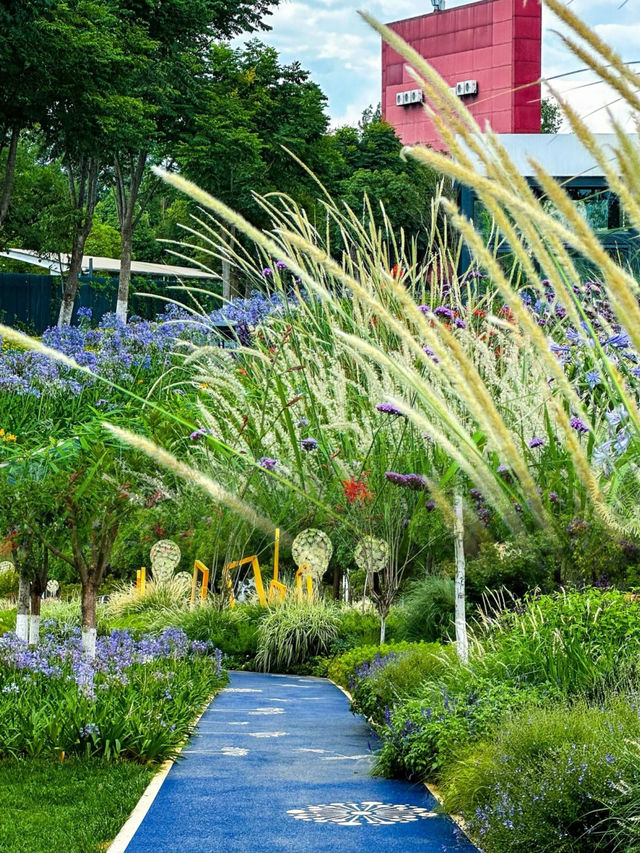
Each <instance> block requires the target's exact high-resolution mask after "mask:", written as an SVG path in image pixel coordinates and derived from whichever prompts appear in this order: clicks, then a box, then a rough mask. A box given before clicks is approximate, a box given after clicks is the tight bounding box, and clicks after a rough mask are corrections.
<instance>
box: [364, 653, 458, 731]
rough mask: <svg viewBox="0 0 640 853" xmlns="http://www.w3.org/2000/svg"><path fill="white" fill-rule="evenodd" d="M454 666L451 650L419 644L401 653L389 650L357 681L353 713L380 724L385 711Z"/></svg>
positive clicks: (454, 658)
mask: <svg viewBox="0 0 640 853" xmlns="http://www.w3.org/2000/svg"><path fill="white" fill-rule="evenodd" d="M455 665H456V652H455V649H454V648H453V647H452V646H441V645H440V644H439V643H429V644H426V643H420V644H416V645H415V646H412V647H410V648H408V649H406V650H403V651H397V650H395V649H392V650H391V652H390V653H389V654H388V655H386V657H381V658H380V659H379V665H378V666H377V667H374V666H373V664H371V665H370V667H371V669H370V672H369V673H368V674H367V675H365V676H364V677H362V676H361V677H359V678H358V672H356V683H355V687H354V688H353V710H354V711H356V712H358V713H360V714H364V716H365V717H367V718H370V719H372V720H374V721H375V722H376V723H380V724H381V723H383V722H384V721H385V717H386V716H387V715H388V714H389V709H390V708H391V707H392V706H393V705H394V704H395V703H398V702H401V701H403V700H404V699H406V698H408V697H410V696H412V695H413V694H415V693H416V691H417V690H419V689H420V688H421V687H422V686H423V685H424V683H425V682H428V681H431V680H434V679H438V678H440V677H441V676H442V675H444V673H445V672H446V671H447V670H448V669H450V668H451V667H452V666H455Z"/></svg>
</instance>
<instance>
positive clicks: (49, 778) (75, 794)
mask: <svg viewBox="0 0 640 853" xmlns="http://www.w3.org/2000/svg"><path fill="white" fill-rule="evenodd" d="M155 772H156V771H155V768H151V767H148V766H141V765H139V764H134V763H132V762H128V761H105V760H104V759H97V758H92V759H90V760H87V759H81V758H71V759H68V760H66V761H64V762H62V763H61V762H59V761H51V760H50V759H45V758H29V759H26V760H9V759H6V760H4V761H2V762H0V853H35V851H41V850H44V849H45V847H44V846H43V845H46V850H47V853H101V851H104V850H105V849H106V847H107V845H108V844H109V843H110V842H111V840H112V839H113V838H114V837H115V836H116V834H117V833H118V831H119V829H120V827H121V826H122V825H123V823H124V822H125V820H126V819H127V817H128V815H129V814H130V813H131V811H132V809H133V807H134V805H135V804H136V803H137V801H138V800H139V799H140V797H141V796H142V793H143V791H144V789H145V788H146V786H147V785H148V783H149V782H150V781H151V778H152V776H153V774H154V773H155Z"/></svg>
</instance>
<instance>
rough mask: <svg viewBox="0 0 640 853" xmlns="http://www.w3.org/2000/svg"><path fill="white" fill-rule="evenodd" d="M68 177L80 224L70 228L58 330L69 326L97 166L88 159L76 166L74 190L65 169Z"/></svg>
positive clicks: (95, 191) (89, 223)
mask: <svg viewBox="0 0 640 853" xmlns="http://www.w3.org/2000/svg"><path fill="white" fill-rule="evenodd" d="M67 169H68V173H69V188H70V190H71V198H72V201H73V206H74V209H75V211H76V213H77V214H78V216H79V217H80V223H79V224H78V225H77V226H76V227H75V228H74V232H73V245H72V247H71V260H70V262H69V271H68V272H67V277H66V281H65V285H64V293H63V294H62V304H61V305H60V314H59V315H58V326H67V325H69V323H71V316H72V314H73V305H74V302H75V300H76V294H77V292H78V286H79V283H80V282H79V276H80V274H81V273H82V257H83V255H84V244H85V243H86V242H87V237H88V236H89V232H90V231H91V226H92V224H93V214H94V212H95V208H96V204H97V202H98V163H97V161H96V160H94V159H92V158H88V159H86V160H83V162H82V163H81V165H80V169H79V171H80V175H79V182H78V186H76V184H75V179H74V172H73V167H72V166H71V165H68V166H67Z"/></svg>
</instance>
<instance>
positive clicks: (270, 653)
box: [256, 601, 340, 672]
mask: <svg viewBox="0 0 640 853" xmlns="http://www.w3.org/2000/svg"><path fill="white" fill-rule="evenodd" d="M339 632H340V619H339V616H338V612H337V608H335V607H333V606H331V605H327V604H324V603H320V602H317V603H316V602H304V601H300V602H297V601H287V602H285V603H284V604H282V605H281V606H279V607H275V608H274V609H273V610H272V611H271V612H270V613H269V614H268V615H267V616H265V618H264V619H263V620H262V622H261V623H260V627H259V629H258V651H257V654H256V668H257V669H258V670H261V671H262V672H290V671H291V670H294V669H295V668H296V667H300V666H301V665H303V664H306V663H307V662H308V661H309V660H310V658H313V657H316V656H318V655H324V656H326V655H328V654H329V652H330V650H331V644H332V643H333V642H334V640H336V639H337V638H338V634H339Z"/></svg>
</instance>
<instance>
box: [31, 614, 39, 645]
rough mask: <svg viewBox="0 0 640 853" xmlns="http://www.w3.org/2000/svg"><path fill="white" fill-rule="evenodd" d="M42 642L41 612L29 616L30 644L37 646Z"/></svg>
mask: <svg viewBox="0 0 640 853" xmlns="http://www.w3.org/2000/svg"><path fill="white" fill-rule="evenodd" d="M39 642H40V614H38V616H30V617H29V645H30V646H37V645H38V644H39Z"/></svg>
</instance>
